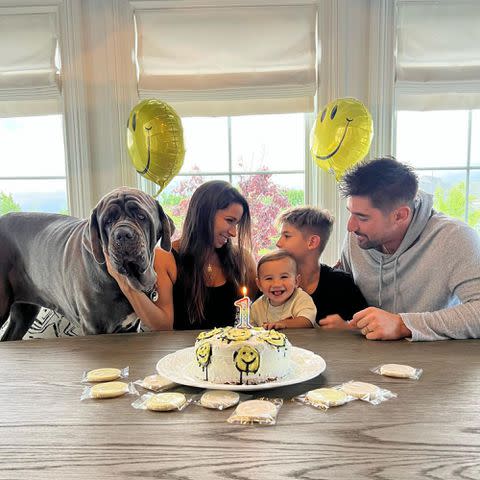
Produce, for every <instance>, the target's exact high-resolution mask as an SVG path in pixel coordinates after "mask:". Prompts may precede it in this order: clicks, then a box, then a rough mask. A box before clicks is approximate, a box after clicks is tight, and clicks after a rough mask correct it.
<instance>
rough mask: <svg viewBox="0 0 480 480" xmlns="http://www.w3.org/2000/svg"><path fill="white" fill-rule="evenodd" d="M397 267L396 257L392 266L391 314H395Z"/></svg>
mask: <svg viewBox="0 0 480 480" xmlns="http://www.w3.org/2000/svg"><path fill="white" fill-rule="evenodd" d="M397 266H398V257H395V263H394V264H393V313H397Z"/></svg>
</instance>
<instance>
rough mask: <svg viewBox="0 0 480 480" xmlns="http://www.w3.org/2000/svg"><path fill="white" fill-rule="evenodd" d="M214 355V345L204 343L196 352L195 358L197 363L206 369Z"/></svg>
mask: <svg viewBox="0 0 480 480" xmlns="http://www.w3.org/2000/svg"><path fill="white" fill-rule="evenodd" d="M211 355H212V345H211V344H210V343H209V342H205V343H202V344H201V345H200V346H199V347H198V348H197V349H196V350H195V357H196V358H197V362H198V364H199V365H200V366H201V367H206V366H207V365H208V364H209V362H210V357H211Z"/></svg>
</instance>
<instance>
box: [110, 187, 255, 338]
mask: <svg viewBox="0 0 480 480" xmlns="http://www.w3.org/2000/svg"><path fill="white" fill-rule="evenodd" d="M236 237H237V242H236V245H234V244H233V241H232V239H234V238H236ZM250 247H251V235H250V209H249V207H248V203H247V201H246V200H245V198H244V197H243V196H242V195H241V194H240V193H239V192H238V191H237V190H236V189H235V188H233V187H232V186H231V185H230V184H229V183H228V182H224V181H221V180H214V181H210V182H206V183H204V184H203V185H201V186H200V187H198V188H197V189H196V190H195V192H194V193H193V195H192V198H191V199H190V203H189V206H188V210H187V215H186V218H185V223H184V226H183V232H182V235H181V237H180V239H179V240H178V241H176V242H174V243H173V248H172V251H171V252H166V251H165V250H162V249H161V248H156V250H155V260H154V267H155V271H156V273H157V292H158V298H157V299H156V301H155V302H153V301H152V300H150V298H149V297H147V295H146V294H144V293H143V292H139V291H137V290H133V289H132V288H131V287H130V286H129V284H128V282H127V281H126V278H125V277H123V276H122V275H120V274H119V273H118V272H116V271H115V270H113V269H112V268H111V266H110V262H109V261H108V259H107V267H108V271H109V273H110V275H112V276H113V277H114V278H115V279H116V280H117V282H118V284H119V286H120V288H121V290H122V292H123V293H124V294H125V296H126V297H127V298H128V300H129V301H130V303H131V305H132V307H133V309H134V310H135V312H136V314H137V315H138V317H139V318H140V319H141V321H142V324H144V325H146V326H147V327H148V328H150V329H151V330H171V329H172V328H174V329H178V330H185V329H199V328H206V329H208V328H213V327H215V326H217V327H219V326H227V325H233V323H234V321H235V313H236V308H235V307H234V305H233V302H234V301H235V300H236V299H238V298H239V297H241V287H242V286H247V288H248V289H249V293H250V296H251V297H252V298H253V297H254V296H255V293H256V286H255V264H254V261H253V258H252V257H251V254H250V253H249V252H250Z"/></svg>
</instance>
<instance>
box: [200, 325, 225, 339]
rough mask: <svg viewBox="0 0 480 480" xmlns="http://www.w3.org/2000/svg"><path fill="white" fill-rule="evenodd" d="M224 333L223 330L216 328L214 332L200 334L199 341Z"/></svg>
mask: <svg viewBox="0 0 480 480" xmlns="http://www.w3.org/2000/svg"><path fill="white" fill-rule="evenodd" d="M222 332H223V328H214V329H213V330H207V331H206V332H200V334H199V335H198V337H197V340H205V339H206V338H212V337H214V336H215V335H218V334H219V333H222Z"/></svg>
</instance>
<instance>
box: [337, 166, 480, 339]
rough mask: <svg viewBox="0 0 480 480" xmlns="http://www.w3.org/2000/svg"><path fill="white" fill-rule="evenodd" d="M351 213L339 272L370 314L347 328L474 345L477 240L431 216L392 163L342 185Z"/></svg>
mask: <svg viewBox="0 0 480 480" xmlns="http://www.w3.org/2000/svg"><path fill="white" fill-rule="evenodd" d="M340 188H341V191H342V193H343V195H344V196H345V197H346V198H347V208H348V210H349V212H350V219H349V221H348V225H347V229H348V234H347V238H346V240H345V244H344V246H343V251H342V256H341V265H342V267H343V268H344V269H345V270H346V271H347V272H351V273H352V275H353V278H354V280H355V283H356V284H357V285H358V286H359V287H360V290H361V291H362V293H363V295H364V296H365V298H366V299H367V302H368V304H369V305H375V307H369V308H366V309H364V310H362V311H359V312H357V313H356V314H355V315H354V316H353V319H352V322H351V326H352V327H353V328H355V327H357V328H359V329H361V332H362V333H363V335H365V336H366V338H367V339H369V340H395V339H400V338H411V339H412V340H444V339H448V338H458V339H461V338H479V337H480V239H479V236H478V234H477V233H476V232H475V231H474V230H473V229H471V228H470V227H468V226H467V225H466V224H464V223H463V222H461V221H459V220H455V219H453V218H450V217H447V216H446V215H444V214H442V213H437V212H436V211H435V210H433V209H432V205H433V201H432V197H431V196H430V195H427V194H425V193H423V192H418V179H417V177H416V175H415V173H414V172H413V171H412V169H411V168H410V167H408V166H406V165H404V164H402V163H400V162H398V161H396V160H395V159H393V158H380V159H377V160H373V161H371V162H369V163H362V164H360V165H359V166H358V167H357V168H355V169H353V170H352V171H350V172H348V173H347V174H346V175H345V177H344V178H343V180H342V183H341V187H340Z"/></svg>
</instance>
